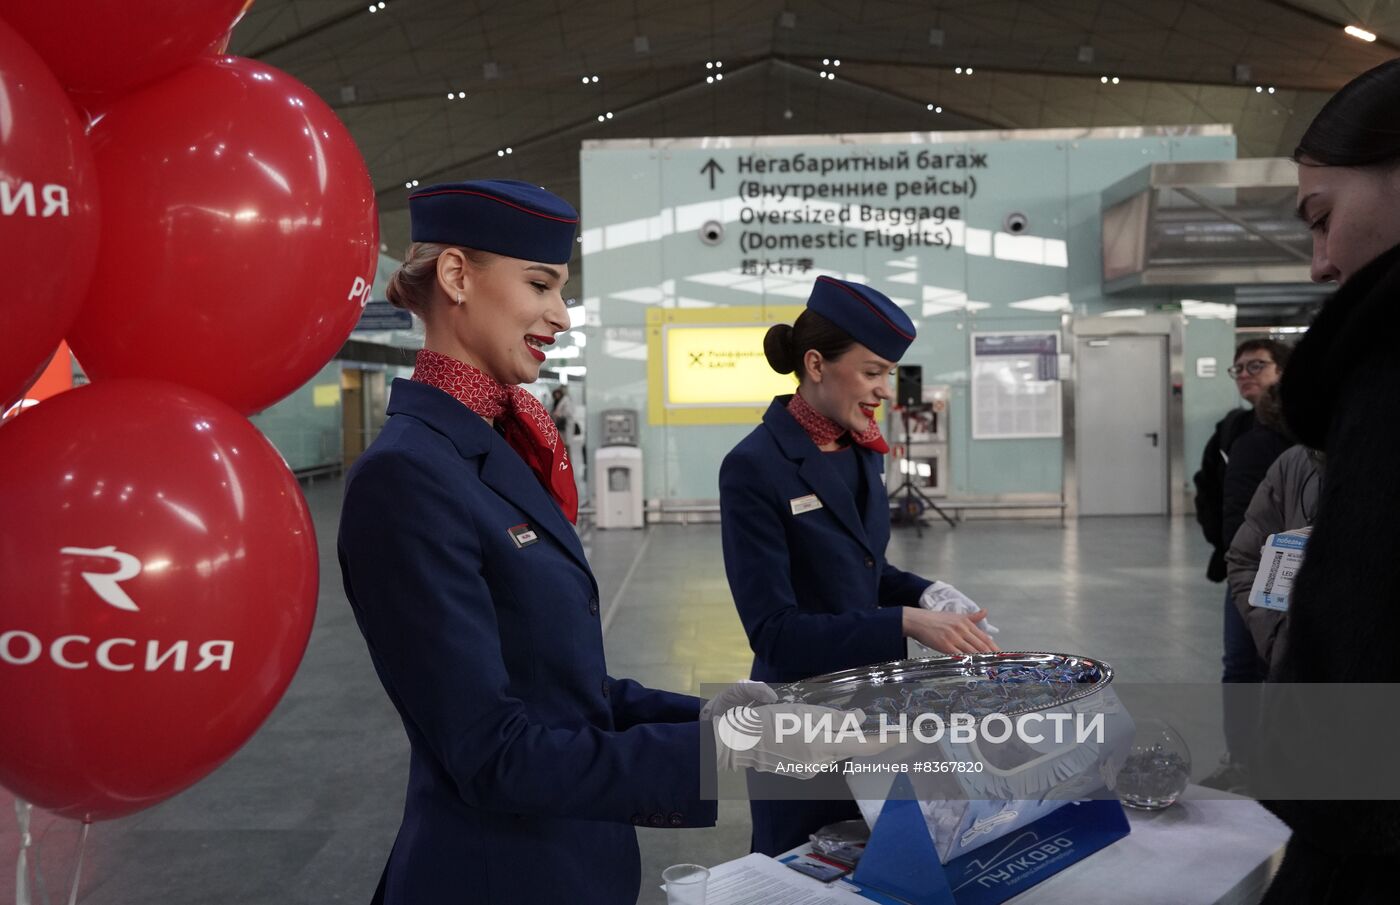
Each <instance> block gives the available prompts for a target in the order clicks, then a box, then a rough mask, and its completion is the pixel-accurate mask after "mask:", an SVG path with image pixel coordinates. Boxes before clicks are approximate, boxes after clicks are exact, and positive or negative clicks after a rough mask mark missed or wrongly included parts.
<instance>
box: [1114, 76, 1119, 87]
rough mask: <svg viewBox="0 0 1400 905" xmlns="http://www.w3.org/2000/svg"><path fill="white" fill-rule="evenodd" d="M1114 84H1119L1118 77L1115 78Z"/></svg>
mask: <svg viewBox="0 0 1400 905" xmlns="http://www.w3.org/2000/svg"><path fill="white" fill-rule="evenodd" d="M1113 84H1115V85H1116V84H1118V76H1116V75H1115V76H1114V77H1113Z"/></svg>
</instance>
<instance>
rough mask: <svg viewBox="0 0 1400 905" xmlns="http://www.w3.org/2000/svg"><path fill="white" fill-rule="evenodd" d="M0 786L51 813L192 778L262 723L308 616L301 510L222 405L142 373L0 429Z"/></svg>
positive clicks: (148, 798) (309, 536)
mask: <svg viewBox="0 0 1400 905" xmlns="http://www.w3.org/2000/svg"><path fill="white" fill-rule="evenodd" d="M0 499H3V500H4V501H5V520H6V524H7V525H8V526H9V530H6V531H4V532H3V533H0V581H3V585H4V588H5V596H4V606H3V608H0V688H4V693H3V694H0V735H3V736H4V739H5V741H4V744H3V745H0V784H2V785H4V786H5V787H7V788H8V789H10V790H11V791H12V792H14V793H15V794H16V795H18V796H20V797H21V798H24V799H26V800H27V801H30V802H32V803H33V804H35V805H38V806H39V807H43V808H48V809H49V810H52V811H55V812H57V813H59V814H61V815H63V816H66V817H73V818H77V819H81V820H102V819H108V818H112V817H120V816H122V815H124V814H129V813H132V812H133V811H138V810H140V809H142V808H145V807H148V806H150V805H152V804H155V803H156V802H158V801H160V800H162V799H164V798H167V797H169V796H170V795H173V794H175V793H176V792H179V791H180V790H181V789H184V788H186V787H187V786H189V785H192V784H193V783H195V782H197V781H198V780H199V779H200V778H202V777H203V776H205V775H206V774H207V773H209V772H210V771H211V770H213V769H214V768H215V767H217V766H218V765H219V764H221V763H223V762H224V761H225V760H226V759H228V758H229V757H230V756H231V755H232V754H233V753H234V751H236V750H237V749H238V748H239V746H240V745H242V744H243V743H244V742H245V741H246V740H247V739H248V738H249V736H251V735H252V734H253V732H254V730H256V729H257V727H258V726H259V725H261V723H262V722H263V720H264V719H266V718H267V715H268V714H269V713H270V712H271V711H272V708H273V706H274V705H275V704H276V703H277V701H278V699H279V698H280V697H281V696H282V693H283V692H284V691H285V690H286V688H287V684H288V683H289V682H290V681H291V679H292V674H293V673H294V672H295V671H296V668H297V665H298V663H300V661H301V657H302V653H303V652H304V651H305V649H306V641H307V638H308V636H309V635H310V632H311V623H312V619H313V617H314V615H315V609H316V585H317V556H316V540H315V534H314V532H313V529H312V525H311V517H310V514H309V513H308V512H307V508H306V503H305V501H304V500H303V498H302V495H301V490H300V488H299V487H298V486H297V482H296V479H295V478H293V477H292V475H291V473H290V472H289V471H288V470H287V467H286V465H285V464H284V463H283V462H282V459H281V457H280V456H279V455H278V454H277V451H276V450H275V449H273V448H272V446H271V445H270V444H269V443H268V442H267V440H265V439H264V438H263V436H262V435H261V434H260V433H259V432H258V430H257V429H256V428H254V427H253V426H252V425H251V424H249V423H248V422H247V421H246V420H244V419H243V418H242V417H240V416H239V415H238V413H237V412H235V411H233V410H232V409H230V408H229V407H228V406H225V405H223V404H222V403H220V402H218V401H217V400H215V399H211V398H210V397H208V396H205V395H204V394H202V393H198V392H195V391H193V390H189V389H187V388H184V387H178V386H174V385H172V384H165V383H158V382H156V381H147V380H112V381H108V382H106V383H101V384H92V385H90V386H86V387H79V388H78V389H75V390H71V391H69V392H67V393H63V394H61V395H59V396H55V397H53V398H52V399H50V400H48V401H46V402H44V403H43V404H42V405H38V406H35V407H34V408H33V409H32V410H31V411H29V412H26V413H25V414H24V415H23V416H22V417H19V418H16V419H14V420H12V421H10V422H9V423H8V424H6V425H5V426H3V427H0Z"/></svg>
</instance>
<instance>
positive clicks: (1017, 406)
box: [972, 333, 1061, 440]
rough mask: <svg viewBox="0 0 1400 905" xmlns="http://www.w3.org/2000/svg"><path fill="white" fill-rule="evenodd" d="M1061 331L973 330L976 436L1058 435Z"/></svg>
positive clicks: (973, 412) (1019, 436)
mask: <svg viewBox="0 0 1400 905" xmlns="http://www.w3.org/2000/svg"><path fill="white" fill-rule="evenodd" d="M1059 352H1060V335H1059V334H1058V333H974V334H972V438H973V439H974V440H1012V439H1024V438H1029V437H1058V436H1060V433H1061V424H1060V355H1059Z"/></svg>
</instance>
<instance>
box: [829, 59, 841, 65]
mask: <svg viewBox="0 0 1400 905" xmlns="http://www.w3.org/2000/svg"><path fill="white" fill-rule="evenodd" d="M831 65H833V66H840V65H841V61H840V60H832V61H831Z"/></svg>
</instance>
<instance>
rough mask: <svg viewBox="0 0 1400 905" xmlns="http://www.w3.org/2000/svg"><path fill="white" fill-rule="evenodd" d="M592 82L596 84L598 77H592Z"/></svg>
mask: <svg viewBox="0 0 1400 905" xmlns="http://www.w3.org/2000/svg"><path fill="white" fill-rule="evenodd" d="M593 84H595V85H596V84H598V77H597V76H596V75H595V76H594V77H593Z"/></svg>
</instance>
